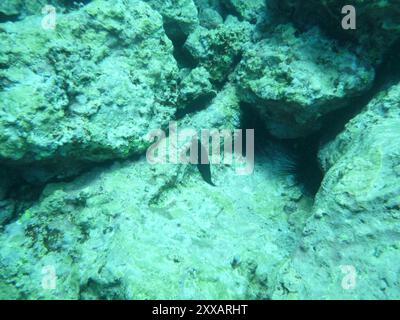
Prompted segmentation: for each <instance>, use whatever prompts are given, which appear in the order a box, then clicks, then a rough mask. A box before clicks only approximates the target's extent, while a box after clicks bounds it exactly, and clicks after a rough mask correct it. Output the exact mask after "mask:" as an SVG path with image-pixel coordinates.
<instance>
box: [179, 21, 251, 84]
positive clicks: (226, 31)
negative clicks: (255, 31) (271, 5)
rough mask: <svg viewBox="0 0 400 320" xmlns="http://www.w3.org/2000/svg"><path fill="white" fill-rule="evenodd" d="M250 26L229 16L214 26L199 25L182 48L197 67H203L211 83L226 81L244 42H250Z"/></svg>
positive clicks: (238, 57)
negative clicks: (208, 27) (212, 27)
mask: <svg viewBox="0 0 400 320" xmlns="http://www.w3.org/2000/svg"><path fill="white" fill-rule="evenodd" d="M251 31H252V26H251V25H250V24H249V23H248V22H240V21H238V19H237V18H236V17H233V16H230V17H228V18H227V19H226V20H225V22H224V24H222V25H220V26H219V27H217V28H215V29H206V28H204V27H201V26H200V27H198V28H197V29H196V30H195V31H194V32H193V33H191V34H190V35H189V37H188V39H187V41H186V43H185V48H186V49H187V50H188V51H189V53H190V54H191V56H192V57H193V59H194V60H195V61H197V63H198V64H199V66H200V67H204V68H205V69H206V70H207V71H208V72H209V73H210V76H211V80H212V81H213V82H214V83H217V84H221V83H224V82H225V81H226V80H227V77H228V75H229V74H230V73H231V72H232V70H233V68H234V67H235V64H236V63H237V62H238V59H239V60H240V55H241V54H242V52H243V49H244V47H245V44H246V43H247V42H249V41H250V36H251Z"/></svg>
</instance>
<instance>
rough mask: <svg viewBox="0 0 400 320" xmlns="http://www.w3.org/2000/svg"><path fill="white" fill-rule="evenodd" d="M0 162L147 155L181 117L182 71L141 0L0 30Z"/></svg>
mask: <svg viewBox="0 0 400 320" xmlns="http://www.w3.org/2000/svg"><path fill="white" fill-rule="evenodd" d="M1 30H2V32H1V34H0V37H1V39H0V41H1V42H2V46H1V48H0V61H1V63H2V66H3V67H2V69H1V71H0V72H1V73H0V79H1V80H0V88H1V92H0V157H1V158H3V159H6V160H10V161H18V162H19V163H32V162H34V161H43V160H46V161H57V162H58V161H59V160H58V159H60V158H61V159H64V161H68V162H74V161H76V160H80V161H81V160H91V161H102V160H106V159H113V158H116V157H126V156H128V155H130V154H132V153H141V152H143V151H144V150H145V149H146V147H147V146H148V145H147V144H146V142H145V141H144V139H143V138H144V136H145V135H146V134H147V132H148V131H149V129H152V128H159V127H163V126H165V125H166V124H167V123H168V121H169V120H170V119H171V117H172V116H173V114H174V113H175V109H176V105H175V103H176V96H177V93H176V82H177V79H178V68H177V64H176V62H175V59H174V58H173V55H172V51H173V47H172V44H171V41H170V40H169V39H168V38H167V36H166V35H165V32H164V29H163V21H162V18H161V16H160V15H159V14H158V13H157V12H155V11H154V10H152V9H151V8H150V7H149V6H148V5H147V4H145V3H143V2H140V1H133V0H132V1H129V3H127V2H126V1H116V2H113V3H112V4H111V3H110V2H107V1H96V2H93V3H91V4H89V5H88V6H86V7H84V8H83V9H81V10H79V11H76V12H73V13H70V14H68V15H62V16H60V17H59V19H58V22H57V30H56V31H54V32H53V31H50V30H43V29H41V28H40V20H39V19H38V18H36V17H32V18H26V19H25V20H23V21H20V22H16V23H12V24H3V25H2V26H1Z"/></svg>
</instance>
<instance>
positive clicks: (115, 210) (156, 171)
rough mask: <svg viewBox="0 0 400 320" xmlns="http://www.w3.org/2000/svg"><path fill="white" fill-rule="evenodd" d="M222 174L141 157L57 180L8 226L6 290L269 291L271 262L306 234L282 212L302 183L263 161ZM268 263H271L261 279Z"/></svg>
mask: <svg viewBox="0 0 400 320" xmlns="http://www.w3.org/2000/svg"><path fill="white" fill-rule="evenodd" d="M266 177H267V178H266ZM213 178H214V181H215V183H216V184H217V186H218V187H212V186H210V185H208V184H207V183H205V182H204V181H203V180H202V179H201V177H200V175H199V174H198V173H197V171H194V169H191V167H189V166H182V165H173V164H166V165H158V166H151V165H149V164H148V163H147V162H146V160H145V159H141V160H138V161H135V162H125V163H120V164H118V163H116V164H114V165H113V166H111V167H108V168H107V167H106V168H98V169H94V170H92V171H91V172H90V173H87V174H85V175H83V176H81V177H79V178H78V179H76V180H74V181H72V182H70V183H59V184H50V185H48V186H47V187H46V189H45V190H44V192H43V194H42V197H41V199H40V201H38V202H37V203H36V205H34V206H32V207H31V208H29V209H28V210H26V211H25V212H23V214H21V215H20V216H19V218H18V219H17V220H16V221H14V222H11V223H9V224H8V225H7V226H6V227H5V229H4V232H3V233H1V234H0V242H1V243H2V246H1V247H0V268H1V270H2V272H1V273H0V287H1V288H2V290H1V291H0V297H1V298H3V299H4V298H22V297H24V298H25V299H54V298H57V299H78V298H81V299H100V298H102V299H171V298H176V299H194V298H196V299H197V298H202V299H212V298H218V299H222V298H226V299H244V298H255V297H261V296H264V297H268V296H270V294H271V293H272V291H271V290H272V289H273V284H274V281H275V273H274V270H278V266H279V265H280V264H281V263H282V262H283V261H285V260H286V259H288V257H289V256H290V253H291V252H292V251H293V250H294V248H295V244H296V241H297V240H298V236H299V234H297V233H296V231H295V230H294V229H292V228H291V226H290V225H289V223H288V221H287V215H286V213H285V212H284V210H283V206H282V203H283V202H287V201H290V200H289V196H282V194H287V195H290V194H291V193H292V192H295V193H296V192H298V187H295V186H288V185H287V184H286V183H285V180H284V179H282V178H281V177H279V176H278V175H276V173H275V171H274V168H273V167H271V166H269V164H268V163H267V162H265V161H263V160H261V161H260V163H258V164H256V168H255V174H254V175H248V176H237V175H236V174H235V171H234V170H233V167H232V168H229V167H226V166H214V167H213ZM177 194H179V197H177V196H176V195H177ZM265 194H268V195H269V196H268V197H265ZM307 210H308V207H307V206H305V205H303V206H302V205H299V209H298V210H297V212H294V213H291V214H292V215H296V214H297V215H300V216H303V217H306V215H307ZM238 256H239V257H240V259H239V260H240V261H241V263H240V264H238V265H234V267H233V266H232V261H233V259H234V258H235V257H238ZM257 266H260V267H259V268H257ZM261 266H262V267H261ZM260 268H262V270H266V271H263V272H261V271H257V278H255V279H254V281H253V278H254V272H255V270H256V269H257V270H261V269H260ZM267 271H268V287H265V286H263V285H262V284H264V283H265V280H264V278H265V272H267Z"/></svg>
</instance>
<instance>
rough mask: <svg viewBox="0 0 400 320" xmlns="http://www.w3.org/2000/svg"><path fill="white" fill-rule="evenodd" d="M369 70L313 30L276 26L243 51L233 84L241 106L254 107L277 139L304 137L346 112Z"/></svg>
mask: <svg viewBox="0 0 400 320" xmlns="http://www.w3.org/2000/svg"><path fill="white" fill-rule="evenodd" d="M374 74H375V73H374V69H373V68H372V67H371V65H370V64H369V63H368V61H366V60H365V59H363V58H362V57H360V56H358V55H357V54H356V53H354V52H353V51H351V50H350V49H348V48H346V47H342V46H340V45H339V44H338V43H336V42H335V41H333V40H331V39H329V38H327V37H325V36H324V35H323V34H322V33H321V32H320V31H319V30H318V29H317V28H314V29H311V30H310V31H308V32H305V33H299V32H298V31H297V30H296V29H295V28H294V27H292V26H291V25H280V26H279V27H277V28H276V30H275V31H274V32H273V33H272V34H271V35H270V36H268V37H266V38H265V39H263V40H261V41H259V42H257V43H255V44H250V45H248V47H246V50H244V54H243V59H242V61H241V62H240V64H239V66H238V68H237V70H236V73H235V74H234V75H233V76H232V79H233V80H234V81H236V83H237V84H238V87H239V96H240V98H241V100H242V101H245V102H247V103H250V104H253V105H255V106H256V108H257V109H258V111H259V113H260V115H261V117H262V118H263V119H264V120H265V125H266V127H267V128H268V129H269V130H270V132H271V133H272V134H274V135H275V136H277V137H279V138H297V137H301V136H306V135H308V134H310V133H311V132H313V131H316V130H318V129H319V128H320V120H321V117H322V116H323V115H325V114H327V113H329V112H331V111H333V110H336V109H339V108H342V107H346V106H348V105H349V102H350V101H351V99H352V98H354V97H357V96H360V95H362V94H363V93H365V92H366V91H367V90H368V89H369V88H370V87H371V85H372V83H373V80H374Z"/></svg>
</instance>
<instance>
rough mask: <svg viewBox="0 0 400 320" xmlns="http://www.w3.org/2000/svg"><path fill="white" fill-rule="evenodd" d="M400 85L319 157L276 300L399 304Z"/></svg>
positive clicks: (353, 122)
mask: <svg viewBox="0 0 400 320" xmlns="http://www.w3.org/2000/svg"><path fill="white" fill-rule="evenodd" d="M399 99H400V85H395V86H393V87H391V88H390V89H389V90H388V91H386V92H381V93H379V94H378V95H377V96H376V97H375V98H374V99H373V100H372V101H371V102H370V103H369V105H368V106H367V108H366V109H365V110H364V111H363V112H362V113H361V114H360V115H358V116H356V117H355V118H354V119H352V120H351V121H350V122H349V123H348V124H347V125H346V129H345V130H344V131H343V132H342V133H341V134H340V135H339V136H338V137H337V138H336V139H335V140H334V141H333V142H331V143H329V144H327V145H326V146H325V147H324V148H323V149H322V151H321V153H320V158H321V161H322V165H323V168H324V169H325V170H326V176H325V178H324V181H323V184H322V187H321V190H320V192H319V193H318V195H317V198H316V203H315V205H314V209H313V215H312V217H311V218H310V219H309V220H308V221H307V223H306V227H305V229H304V231H303V239H302V241H301V244H300V249H299V250H298V252H297V253H296V254H295V255H294V257H293V260H292V261H291V262H290V263H289V264H288V265H287V266H286V267H285V268H284V269H283V270H282V272H281V275H282V277H281V280H280V282H279V283H280V284H279V285H278V288H277V291H276V297H277V298H302V299H304V298H311V299H313V298H316V299H319V298H329V299H343V298H348V299H396V298H397V297H398V288H399V284H400V278H399V267H398V266H399V265H400V246H399V236H400V234H399V230H400V197H399V195H400V185H399V183H398V182H399V178H400V146H399V143H398V141H399V139H400V131H399V126H400V117H399V110H400V108H399Z"/></svg>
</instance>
